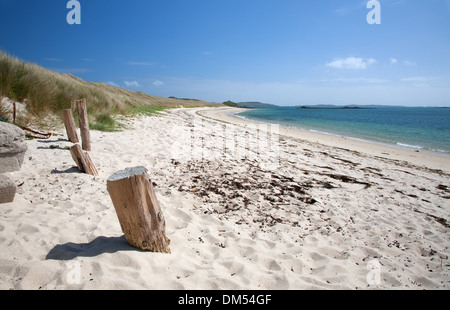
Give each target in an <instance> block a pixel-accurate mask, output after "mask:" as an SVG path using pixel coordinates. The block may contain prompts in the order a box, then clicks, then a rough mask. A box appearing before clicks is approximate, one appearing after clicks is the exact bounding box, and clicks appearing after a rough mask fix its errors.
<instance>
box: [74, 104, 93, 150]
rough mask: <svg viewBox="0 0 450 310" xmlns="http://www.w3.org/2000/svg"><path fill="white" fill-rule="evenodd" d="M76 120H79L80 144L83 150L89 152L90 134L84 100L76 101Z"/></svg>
mask: <svg viewBox="0 0 450 310" xmlns="http://www.w3.org/2000/svg"><path fill="white" fill-rule="evenodd" d="M77 111H78V118H79V119H80V132H81V144H82V147H83V150H85V151H89V152H90V151H91V134H90V132H89V121H88V115H87V108H86V99H81V100H78V101H77Z"/></svg>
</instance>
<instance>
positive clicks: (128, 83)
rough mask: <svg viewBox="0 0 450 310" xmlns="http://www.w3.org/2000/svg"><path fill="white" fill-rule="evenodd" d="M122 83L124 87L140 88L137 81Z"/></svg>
mask: <svg viewBox="0 0 450 310" xmlns="http://www.w3.org/2000/svg"><path fill="white" fill-rule="evenodd" d="M124 83H125V86H126V87H141V85H139V83H138V82H137V81H132V82H130V81H125V82H124Z"/></svg>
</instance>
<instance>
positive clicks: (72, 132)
mask: <svg viewBox="0 0 450 310" xmlns="http://www.w3.org/2000/svg"><path fill="white" fill-rule="evenodd" d="M63 116H64V125H65V126H66V132H67V138H68V139H69V141H70V142H72V143H78V142H79V140H78V134H77V127H76V126H75V120H74V119H73V114H72V109H67V110H63Z"/></svg>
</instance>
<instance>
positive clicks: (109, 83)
mask: <svg viewBox="0 0 450 310" xmlns="http://www.w3.org/2000/svg"><path fill="white" fill-rule="evenodd" d="M105 84H108V85H111V86H115V87H119V85H118V84H117V83H114V82H113V81H108V82H105Z"/></svg>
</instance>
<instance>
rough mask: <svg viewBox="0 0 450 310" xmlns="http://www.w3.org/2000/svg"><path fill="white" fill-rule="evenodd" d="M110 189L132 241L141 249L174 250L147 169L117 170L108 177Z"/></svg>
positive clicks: (126, 231)
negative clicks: (171, 248) (171, 247)
mask: <svg viewBox="0 0 450 310" xmlns="http://www.w3.org/2000/svg"><path fill="white" fill-rule="evenodd" d="M107 189H108V192H109V195H110V197H111V200H112V202H113V204H114V208H115V209H116V213H117V217H118V218H119V222H120V226H121V228H122V231H123V233H124V234H125V237H126V239H127V241H128V243H129V244H130V245H132V246H134V247H136V248H138V249H141V250H146V251H153V252H162V253H170V248H169V245H170V240H169V238H167V236H166V232H165V230H166V222H165V219H164V215H163V213H162V210H161V207H160V205H159V203H158V200H157V198H156V194H155V191H154V189H153V186H152V182H151V180H150V179H149V177H148V174H147V169H146V168H144V167H134V168H128V169H125V170H121V171H117V172H116V173H114V174H113V175H112V176H110V177H109V178H108V181H107Z"/></svg>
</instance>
